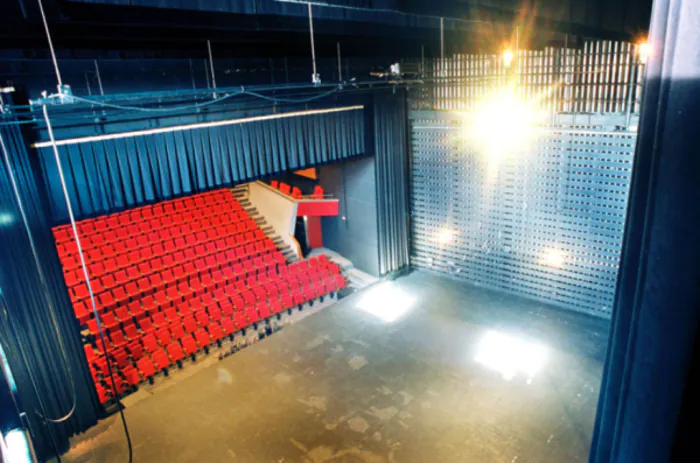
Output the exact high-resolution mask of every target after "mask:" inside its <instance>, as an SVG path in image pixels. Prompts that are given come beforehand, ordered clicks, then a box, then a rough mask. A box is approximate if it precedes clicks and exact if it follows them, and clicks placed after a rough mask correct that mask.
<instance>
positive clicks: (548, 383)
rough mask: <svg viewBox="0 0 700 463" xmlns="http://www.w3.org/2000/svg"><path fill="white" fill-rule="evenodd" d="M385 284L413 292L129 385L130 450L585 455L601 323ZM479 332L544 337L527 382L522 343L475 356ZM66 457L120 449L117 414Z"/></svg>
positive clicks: (299, 457) (404, 457)
mask: <svg viewBox="0 0 700 463" xmlns="http://www.w3.org/2000/svg"><path fill="white" fill-rule="evenodd" d="M394 286H395V287H397V288H399V289H400V290H402V291H404V292H405V293H406V294H410V295H412V296H413V297H415V298H416V300H415V303H414V305H413V306H412V308H411V309H410V310H409V312H407V313H406V314H405V315H404V316H403V317H401V318H400V319H398V320H397V321H395V322H393V323H386V322H384V321H382V320H380V319H379V318H377V317H375V316H374V315H371V314H368V313H365V312H362V311H360V310H358V309H357V308H356V307H355V305H356V304H357V303H358V300H359V299H360V298H362V297H363V294H355V295H353V296H350V297H348V298H346V299H343V300H342V301H340V302H339V303H338V304H336V305H334V306H332V307H330V308H327V309H325V310H322V311H320V312H318V313H316V314H314V315H312V316H310V317H308V318H306V319H304V320H302V321H301V322H299V323H297V324H295V325H292V326H289V327H286V328H284V329H283V330H282V331H280V332H279V333H276V334H274V335H273V336H270V337H269V338H266V339H265V340H263V341H261V342H259V343H256V344H254V345H252V346H250V347H248V348H246V349H244V350H242V351H240V352H238V353H236V354H234V355H232V356H230V357H227V358H224V359H223V360H221V361H219V360H217V359H216V358H212V359H209V360H208V362H209V363H206V362H204V363H202V366H201V367H199V371H196V374H187V375H185V374H183V375H175V376H173V377H172V378H167V379H165V380H164V381H163V382H162V384H160V385H159V387H157V388H156V391H155V393H152V391H139V393H137V394H135V395H134V396H135V397H137V398H138V400H132V402H131V404H130V403H129V402H127V409H126V418H127V421H128V424H129V428H130V431H131V437H132V440H133V445H134V461H135V462H161V461H162V462H202V461H206V462H219V461H238V462H254V463H258V462H277V463H280V462H284V463H287V462H314V463H318V462H358V463H359V462H366V463H375V462H376V463H379V462H505V463H516V462H517V463H525V462H538V463H539V462H576V461H580V462H584V461H586V460H587V457H588V449H589V444H590V440H591V434H592V429H593V422H594V417H595V409H596V401H597V398H598V388H599V383H600V378H601V372H602V364H603V354H604V349H605V344H606V338H607V328H608V324H607V323H606V322H603V321H601V320H595V319H591V318H589V317H585V316H580V315H577V314H571V313H568V312H564V311H560V310H557V309H552V308H548V307H545V306H543V305H542V304H537V303H533V302H529V301H525V300H522V299H519V298H516V297H511V296H504V295H500V294H497V293H493V292H489V291H484V290H480V289H475V288H470V287H466V286H464V285H463V284H460V283H458V282H454V281H451V280H447V279H444V278H441V277H437V276H434V275H431V274H428V273H424V272H414V273H412V274H410V275H408V276H405V277H402V278H400V279H398V280H396V281H395V282H394ZM370 290H371V288H370ZM396 301H397V298H392V299H391V301H390V302H386V305H387V306H388V307H389V308H396V307H395V306H396ZM487 332H492V333H493V332H498V333H508V334H509V335H511V336H514V337H516V338H517V339H530V340H536V341H537V342H539V343H541V345H542V346H544V349H545V353H546V357H545V360H544V362H543V364H542V367H541V369H540V370H539V371H537V372H536V373H534V374H533V375H532V377H531V380H530V382H529V383H528V375H526V374H524V373H518V374H516V375H515V376H514V377H512V378H510V375H508V374H507V373H505V376H508V378H504V371H505V369H507V367H509V366H510V367H513V366H515V367H517V366H518V365H517V363H518V361H517V359H518V358H519V357H521V356H522V353H523V352H522V351H523V349H517V347H518V345H515V347H516V350H520V352H513V351H510V352H509V351H507V349H506V347H508V343H505V344H503V345H504V346H505V347H504V349H506V350H504V351H503V352H500V353H498V355H495V357H494V355H491V357H488V356H487V358H486V360H484V355H483V354H484V352H481V351H480V345H481V344H480V343H482V342H483V339H484V338H485V336H486V333H487ZM499 345H500V344H499ZM492 347H493V346H492ZM511 347H513V346H511ZM501 354H503V355H505V357H504V356H503V355H501ZM499 355H501V356H500V357H499ZM477 357H478V358H480V359H481V362H479V361H477V360H476V358H477ZM508 359H511V360H513V359H516V361H513V362H509V361H508ZM519 361H520V362H521V363H522V362H524V361H526V360H523V359H522V358H521V359H520V360H519ZM489 362H490V363H489ZM499 362H500V363H499ZM490 364H491V365H493V364H500V366H501V369H500V370H501V371H496V370H494V369H493V368H492V367H489V366H488V365H490ZM504 365H505V366H504ZM504 368H505V369H504ZM185 370H187V369H185ZM182 373H185V371H184V370H183V372H182ZM64 461H67V462H83V461H99V462H120V463H121V462H125V461H127V454H126V444H125V439H124V435H123V431H122V428H121V423H120V421H119V419H118V416H117V415H115V416H112V417H110V418H108V419H106V420H103V421H102V422H101V423H99V424H98V425H97V426H95V427H94V428H92V429H90V430H89V431H88V432H86V433H85V434H83V435H81V436H77V437H76V438H74V440H73V442H72V448H71V450H70V451H69V453H68V454H66V456H65V458H64Z"/></svg>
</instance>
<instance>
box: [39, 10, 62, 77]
mask: <svg viewBox="0 0 700 463" xmlns="http://www.w3.org/2000/svg"><path fill="white" fill-rule="evenodd" d="M39 11H40V12H41V19H42V21H43V22H44V30H45V31H46V40H48V42H49V50H50V51H51V59H52V60H53V68H54V70H55V71H56V80H57V81H58V89H59V91H60V89H61V87H63V79H61V71H59V69H58V60H57V59H56V51H55V50H54V49H53V40H51V32H50V31H49V23H48V22H47V21H46V13H45V12H44V3H43V2H42V1H41V0H39Z"/></svg>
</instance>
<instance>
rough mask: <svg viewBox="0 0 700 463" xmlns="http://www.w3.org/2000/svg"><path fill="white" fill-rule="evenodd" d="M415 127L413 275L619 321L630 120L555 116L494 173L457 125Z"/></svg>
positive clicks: (440, 121)
mask: <svg viewBox="0 0 700 463" xmlns="http://www.w3.org/2000/svg"><path fill="white" fill-rule="evenodd" d="M410 123H411V220H412V224H411V225H412V250H411V263H412V265H414V266H418V267H423V268H428V269H432V270H435V271H438V272H442V273H445V274H450V275H452V276H454V277H457V278H460V279H464V280H467V281H469V282H471V283H474V284H477V285H481V286H485V287H490V288H494V289H499V290H503V291H508V292H511V293H515V294H518V295H522V296H525V297H529V298H533V299H537V300H541V301H544V302H547V303H551V304H554V305H558V306H560V307H564V308H567V309H572V310H576V311H581V312H586V313H590V314H595V315H597V316H601V317H605V318H609V317H610V310H611V306H612V303H613V297H614V293H615V285H616V280H617V272H618V262H619V257H620V251H621V244H622V236H623V228H624V222H625V214H626V207H627V195H628V190H629V183H630V178H631V169H632V159H633V155H634V145H635V141H636V133H635V132H632V131H626V130H621V129H620V127H621V126H623V125H624V126H625V127H627V125H626V120H625V118H624V117H620V116H573V115H563V116H557V118H556V119H555V122H554V123H552V124H551V125H548V126H547V127H544V128H543V132H542V133H541V134H540V135H539V137H537V139H536V140H535V141H534V142H533V143H532V144H531V145H530V146H529V147H528V148H527V149H524V150H522V151H521V152H519V153H514V154H513V155H510V156H505V157H503V158H502V159H500V162H499V163H498V166H497V168H496V169H494V168H493V165H492V162H493V160H492V159H488V158H487V157H486V156H485V155H484V153H483V152H480V149H478V148H477V147H476V146H474V143H473V142H471V141H470V140H469V138H468V137H464V136H463V135H462V134H463V131H464V124H465V121H464V119H463V118H461V117H460V116H459V115H455V114H450V113H440V112H432V111H413V112H411V114H410ZM632 123H633V125H634V123H635V121H634V120H632Z"/></svg>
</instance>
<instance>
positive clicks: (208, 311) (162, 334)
mask: <svg viewBox="0 0 700 463" xmlns="http://www.w3.org/2000/svg"><path fill="white" fill-rule="evenodd" d="M298 267H299V268H300V270H302V273H305V272H309V271H312V272H314V271H315V272H318V273H319V275H320V277H319V278H316V279H315V281H316V283H315V285H319V284H320V287H319V288H315V289H314V288H309V287H307V288H306V290H304V291H294V292H292V295H293V296H294V297H286V296H289V294H285V297H282V298H281V299H280V300H274V301H272V300H264V301H262V302H258V301H259V299H257V300H256V299H253V300H248V301H245V302H242V303H234V302H232V301H234V300H235V299H236V296H235V295H234V296H233V297H231V298H228V297H227V296H226V294H227V292H225V291H221V292H219V293H218V298H219V299H216V298H196V299H193V300H192V301H191V303H190V304H182V305H179V306H178V307H177V309H176V308H175V307H170V308H168V309H165V311H164V312H155V313H153V314H152V316H151V317H145V318H141V319H140V320H138V324H137V323H134V318H131V319H130V320H129V321H126V322H124V326H123V327H122V328H121V329H120V328H116V329H115V328H113V329H112V330H111V331H109V330H108V329H106V327H104V326H103V329H104V330H105V331H106V332H107V333H108V338H107V341H108V342H110V343H111V345H110V346H109V349H110V350H109V352H108V355H109V358H110V359H111V360H112V361H113V366H112V367H113V370H116V374H115V380H117V381H116V382H117V384H121V385H122V386H121V387H122V388H125V387H128V386H133V385H135V384H137V383H138V382H140V381H141V380H142V379H143V380H146V379H149V378H151V377H152V376H153V375H154V374H155V373H156V372H157V371H160V370H163V369H164V368H167V367H168V366H170V365H171V364H174V363H177V362H179V361H181V360H182V359H183V358H184V357H185V356H190V355H193V354H195V353H196V352H197V351H198V350H199V349H204V348H206V347H207V346H209V345H210V344H211V343H214V342H219V341H220V340H221V339H222V338H223V337H225V336H229V335H231V334H233V333H235V332H236V331H238V330H241V329H245V328H247V327H249V326H251V325H254V324H256V323H258V322H260V321H261V320H265V319H267V318H269V317H271V316H274V315H275V314H278V313H280V312H281V311H283V310H287V309H290V308H293V307H296V306H298V305H300V304H302V303H304V302H307V301H311V300H314V299H316V298H318V297H320V296H322V295H324V294H328V293H331V292H334V291H338V290H340V289H341V288H342V287H344V285H345V280H344V278H342V276H341V275H339V274H337V273H334V270H335V268H336V267H334V264H330V265H323V264H322V262H321V261H320V260H319V261H317V262H313V263H312V267H311V268H308V267H307V268H306V270H304V267H302V266H301V265H299V266H298ZM290 278H291V277H290ZM319 282H321V283H319ZM290 289H291V288H290ZM229 294H230V293H229ZM213 296H214V297H216V296H217V294H213ZM242 299H243V298H242V297H241V300H242ZM97 345H98V346H99V345H100V344H99V343H98V344H97ZM86 354H87V356H88V361H89V363H90V366H91V371H93V375H94V379H95V383H96V384H98V385H100V386H101V387H102V388H103V391H104V392H105V394H103V395H102V397H103V398H104V399H105V400H106V399H108V397H109V394H108V393H109V392H110V390H111V382H110V381H108V379H109V375H108V373H107V364H106V359H105V356H104V354H103V353H101V352H99V350H96V349H95V348H93V347H92V346H86ZM149 356H150V357H149ZM118 388H119V386H118ZM121 392H123V391H120V393H121Z"/></svg>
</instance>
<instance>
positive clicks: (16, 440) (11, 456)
mask: <svg viewBox="0 0 700 463" xmlns="http://www.w3.org/2000/svg"><path fill="white" fill-rule="evenodd" d="M5 452H6V454H7V457H6V458H7V461H8V462H9V463H25V462H26V463H30V462H31V461H32V456H31V451H30V450H29V441H28V440H27V435H26V434H25V432H24V430H22V429H13V430H12V431H10V432H8V433H7V434H6V435H5ZM3 456H4V455H3Z"/></svg>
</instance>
